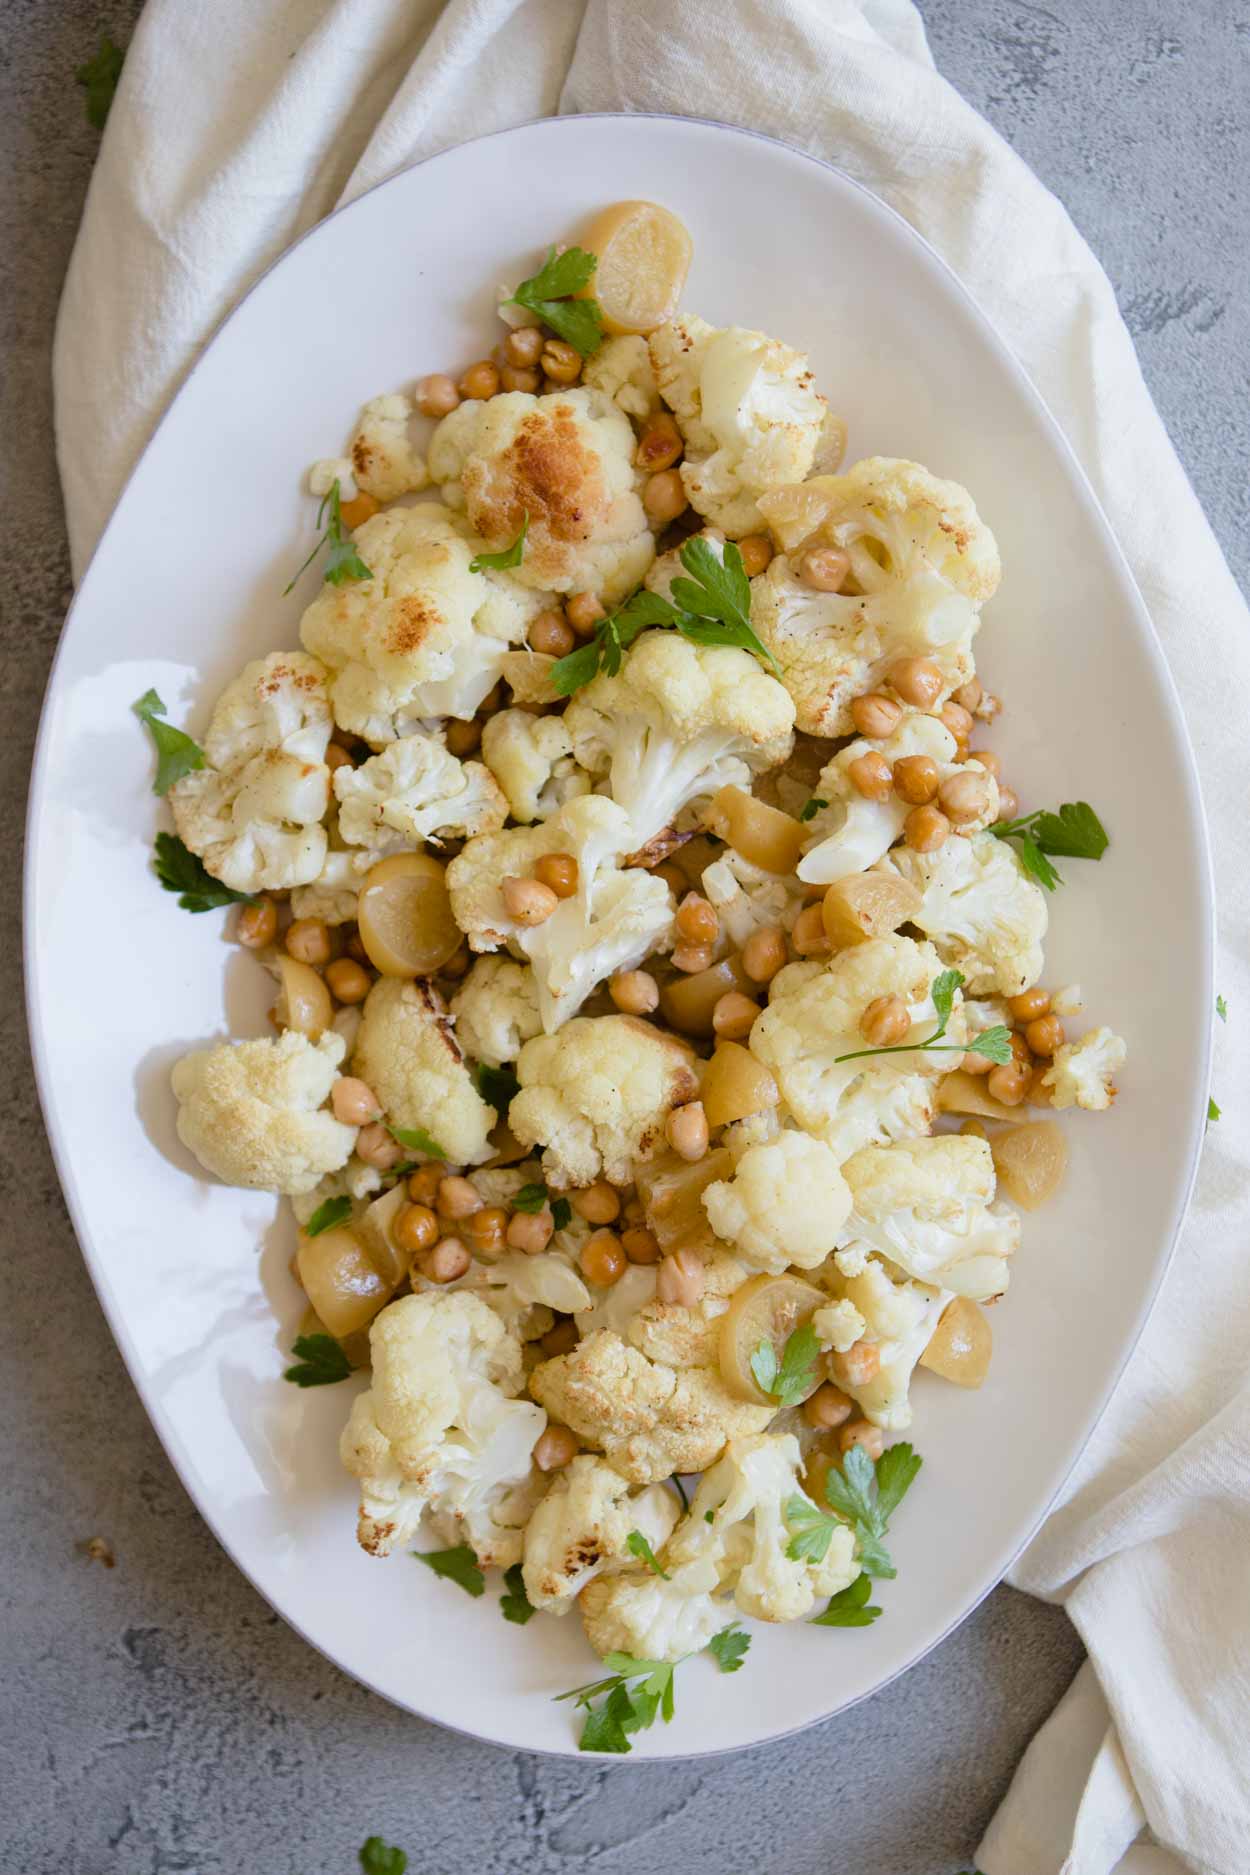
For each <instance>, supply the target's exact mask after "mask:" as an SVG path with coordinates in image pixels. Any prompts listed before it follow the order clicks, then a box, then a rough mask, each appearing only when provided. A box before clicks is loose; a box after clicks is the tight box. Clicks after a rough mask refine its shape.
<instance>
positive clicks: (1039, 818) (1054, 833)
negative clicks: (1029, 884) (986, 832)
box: [990, 801, 1110, 892]
mask: <svg viewBox="0 0 1250 1875" xmlns="http://www.w3.org/2000/svg"><path fill="white" fill-rule="evenodd" d="M990 832H991V833H992V834H994V836H995V837H996V838H997V839H999V840H1014V841H1015V842H1016V843H1017V851H1018V853H1019V857H1020V864H1021V865H1022V866H1023V868H1024V870H1025V872H1027V873H1029V874H1030V875H1031V876H1032V877H1033V878H1034V879H1036V880H1037V882H1038V884H1039V885H1041V886H1044V887H1045V889H1046V891H1048V892H1053V891H1054V889H1055V887H1056V886H1059V885H1062V884H1063V878H1062V875H1061V874H1060V873H1058V872H1057V871H1056V870H1055V868H1054V867H1053V866H1052V865H1051V863H1050V861H1049V860H1048V859H1047V857H1046V855H1047V854H1048V853H1053V854H1056V855H1057V856H1058V857H1059V858H1060V859H1101V858H1102V856H1103V854H1104V853H1105V852H1106V850H1107V848H1108V846H1109V845H1110V839H1109V837H1108V834H1107V830H1106V828H1105V827H1104V826H1103V824H1102V822H1101V821H1100V820H1099V818H1098V816H1097V814H1096V813H1095V812H1094V810H1093V808H1092V807H1091V806H1090V804H1089V802H1088V801H1065V802H1064V803H1063V805H1062V806H1061V807H1060V809H1059V812H1058V813H1057V814H1052V813H1050V812H1049V810H1048V809H1046V808H1037V809H1036V810H1035V811H1034V812H1033V813H1031V814H1022V815H1021V816H1020V817H1019V819H1018V820H1002V821H999V822H998V824H997V825H996V826H994V827H991V828H990Z"/></svg>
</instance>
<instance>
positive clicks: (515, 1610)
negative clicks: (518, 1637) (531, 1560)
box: [499, 1562, 538, 1628]
mask: <svg viewBox="0 0 1250 1875" xmlns="http://www.w3.org/2000/svg"><path fill="white" fill-rule="evenodd" d="M503 1580H504V1590H505V1593H504V1594H502V1595H501V1596H500V1597H499V1612H500V1614H501V1615H502V1616H503V1618H504V1620H505V1621H515V1622H516V1624H517V1626H518V1627H519V1628H523V1627H524V1626H525V1624H526V1622H527V1621H528V1620H530V1618H531V1617H532V1616H533V1615H536V1614H537V1613H538V1610H537V1608H535V1606H534V1604H533V1603H532V1602H531V1600H530V1598H529V1596H528V1595H527V1594H526V1593H525V1577H524V1575H523V1574H522V1572H521V1565H520V1563H519V1562H518V1563H513V1565H512V1567H511V1569H505V1571H504V1578H503Z"/></svg>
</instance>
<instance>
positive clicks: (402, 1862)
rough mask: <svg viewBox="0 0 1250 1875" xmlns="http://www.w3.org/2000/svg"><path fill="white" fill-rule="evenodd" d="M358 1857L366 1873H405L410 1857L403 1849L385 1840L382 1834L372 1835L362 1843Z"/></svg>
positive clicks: (389, 1874)
mask: <svg viewBox="0 0 1250 1875" xmlns="http://www.w3.org/2000/svg"><path fill="white" fill-rule="evenodd" d="M357 1859H358V1861H359V1863H360V1866H361V1868H362V1869H363V1870H364V1875H405V1871H406V1869H407V1867H408V1857H407V1856H406V1855H405V1854H404V1851H403V1850H402V1849H397V1848H395V1846H394V1844H393V1843H389V1842H383V1840H382V1838H381V1837H380V1836H370V1837H369V1838H368V1840H367V1841H366V1842H365V1843H363V1844H362V1846H361V1848H360V1850H359V1852H358V1856H357Z"/></svg>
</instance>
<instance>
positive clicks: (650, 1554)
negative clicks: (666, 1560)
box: [625, 1530, 670, 1582]
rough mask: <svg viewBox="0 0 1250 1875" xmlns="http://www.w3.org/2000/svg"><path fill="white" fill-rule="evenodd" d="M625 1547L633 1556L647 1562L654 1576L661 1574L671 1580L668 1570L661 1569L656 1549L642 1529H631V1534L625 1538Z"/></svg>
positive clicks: (666, 1579)
mask: <svg viewBox="0 0 1250 1875" xmlns="http://www.w3.org/2000/svg"><path fill="white" fill-rule="evenodd" d="M625 1547H626V1549H627V1550H628V1551H629V1553H630V1555H631V1556H636V1557H637V1558H638V1560H639V1562H643V1563H646V1565H647V1568H648V1569H649V1570H650V1571H651V1573H652V1575H653V1576H659V1577H661V1579H662V1580H663V1581H665V1582H667V1581H669V1579H670V1578H669V1573H668V1570H667V1569H661V1567H660V1565H659V1563H658V1562H657V1561H656V1555H655V1551H654V1550H653V1549H652V1547H651V1545H650V1544H649V1543H648V1541H647V1539H646V1537H645V1536H644V1535H643V1534H642V1531H641V1530H631V1531H630V1533H629V1535H628V1536H627V1537H626V1538H625Z"/></svg>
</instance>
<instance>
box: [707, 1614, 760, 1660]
mask: <svg viewBox="0 0 1250 1875" xmlns="http://www.w3.org/2000/svg"><path fill="white" fill-rule="evenodd" d="M750 1645H751V1636H750V1635H749V1634H744V1633H743V1631H742V1629H741V1628H740V1627H739V1626H738V1623H737V1622H736V1621H732V1622H730V1624H729V1626H728V1627H727V1628H722V1629H721V1631H720V1633H719V1634H714V1635H713V1636H712V1638H711V1640H710V1641H709V1642H708V1644H707V1646H706V1647H705V1648H704V1650H703V1651H704V1652H705V1653H708V1654H711V1656H712V1658H713V1660H714V1661H715V1662H716V1664H717V1666H718V1667H719V1668H720V1670H721V1672H722V1673H736V1672H737V1671H738V1668H739V1667H740V1666H741V1665H742V1662H743V1660H744V1659H745V1658H746V1652H747V1649H748V1648H749V1647H750Z"/></svg>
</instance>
